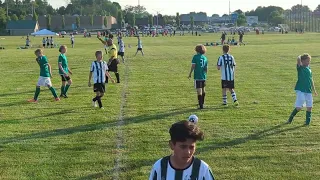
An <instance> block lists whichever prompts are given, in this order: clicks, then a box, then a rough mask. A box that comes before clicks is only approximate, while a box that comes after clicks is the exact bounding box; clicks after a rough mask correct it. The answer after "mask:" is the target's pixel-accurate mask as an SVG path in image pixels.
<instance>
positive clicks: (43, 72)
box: [37, 56, 52, 87]
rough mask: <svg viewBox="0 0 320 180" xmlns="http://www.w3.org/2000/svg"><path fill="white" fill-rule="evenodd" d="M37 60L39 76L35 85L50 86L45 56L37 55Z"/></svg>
mask: <svg viewBox="0 0 320 180" xmlns="http://www.w3.org/2000/svg"><path fill="white" fill-rule="evenodd" d="M38 62H39V66H40V77H39V79H38V83H37V86H45V87H48V86H52V83H51V79H50V71H49V66H48V59H47V57H46V56H41V57H38Z"/></svg>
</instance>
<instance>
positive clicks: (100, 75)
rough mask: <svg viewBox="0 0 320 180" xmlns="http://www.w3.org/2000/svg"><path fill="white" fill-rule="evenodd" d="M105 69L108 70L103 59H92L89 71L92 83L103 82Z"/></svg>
mask: <svg viewBox="0 0 320 180" xmlns="http://www.w3.org/2000/svg"><path fill="white" fill-rule="evenodd" d="M106 71H108V65H107V63H106V62H105V61H100V62H99V61H93V62H92V63H91V68H90V72H92V74H93V83H94V84H96V83H104V82H105V81H106Z"/></svg>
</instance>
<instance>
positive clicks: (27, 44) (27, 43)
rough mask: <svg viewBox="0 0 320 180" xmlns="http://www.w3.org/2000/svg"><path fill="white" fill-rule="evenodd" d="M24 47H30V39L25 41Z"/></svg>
mask: <svg viewBox="0 0 320 180" xmlns="http://www.w3.org/2000/svg"><path fill="white" fill-rule="evenodd" d="M26 46H27V47H29V46H30V39H29V38H27V39H26Z"/></svg>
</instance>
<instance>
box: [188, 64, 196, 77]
mask: <svg viewBox="0 0 320 180" xmlns="http://www.w3.org/2000/svg"><path fill="white" fill-rule="evenodd" d="M195 67H196V64H194V63H192V64H191V69H190V73H189V76H188V78H189V79H190V78H191V74H192V72H193V71H194V68H195Z"/></svg>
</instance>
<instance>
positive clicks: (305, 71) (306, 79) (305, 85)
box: [287, 54, 318, 125]
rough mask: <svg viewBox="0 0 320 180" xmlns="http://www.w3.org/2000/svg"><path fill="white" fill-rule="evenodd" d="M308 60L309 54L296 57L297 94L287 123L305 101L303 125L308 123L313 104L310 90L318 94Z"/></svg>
mask: <svg viewBox="0 0 320 180" xmlns="http://www.w3.org/2000/svg"><path fill="white" fill-rule="evenodd" d="M310 62H311V56H310V55H309V54H303V55H301V56H299V57H298V59H297V71H298V81H297V83H296V87H295V91H296V94H297V98H296V104H295V106H296V107H295V109H294V110H293V111H292V113H291V115H290V117H289V119H288V122H287V123H288V124H290V123H292V121H293V118H294V116H295V115H296V114H297V113H298V112H299V111H300V110H301V109H302V107H303V104H304V103H306V106H307V111H306V122H305V125H310V122H311V110H312V106H313V98H312V92H314V94H315V96H318V93H317V91H316V88H315V86H314V81H313V78H312V72H311V69H310V66H309V65H310Z"/></svg>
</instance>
